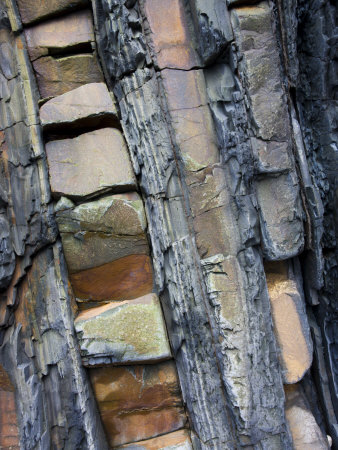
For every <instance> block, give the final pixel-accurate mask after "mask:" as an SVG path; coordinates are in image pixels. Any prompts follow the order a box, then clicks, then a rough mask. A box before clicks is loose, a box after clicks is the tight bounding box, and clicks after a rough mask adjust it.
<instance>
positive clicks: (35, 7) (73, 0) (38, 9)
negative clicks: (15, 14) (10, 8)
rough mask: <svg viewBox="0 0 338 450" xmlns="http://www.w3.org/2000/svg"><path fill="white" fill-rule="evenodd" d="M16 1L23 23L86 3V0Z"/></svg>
mask: <svg viewBox="0 0 338 450" xmlns="http://www.w3.org/2000/svg"><path fill="white" fill-rule="evenodd" d="M17 3H18V7H19V11H20V15H21V19H22V22H23V23H30V22H35V21H38V20H41V19H43V18H46V17H49V16H51V15H55V14H60V13H62V12H68V10H69V9H72V8H76V7H77V8H78V7H80V6H83V5H86V4H88V2H87V0H44V1H43V2H38V3H36V2H35V0H18V2H17Z"/></svg>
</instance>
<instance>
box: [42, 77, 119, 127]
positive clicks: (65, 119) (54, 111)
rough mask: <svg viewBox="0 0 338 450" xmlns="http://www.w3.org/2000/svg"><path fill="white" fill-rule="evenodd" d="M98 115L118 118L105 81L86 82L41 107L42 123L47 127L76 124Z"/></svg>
mask: <svg viewBox="0 0 338 450" xmlns="http://www.w3.org/2000/svg"><path fill="white" fill-rule="evenodd" d="M98 117H112V118H114V119H117V111H116V108H115V105H114V103H113V100H112V95H111V94H110V93H109V91H108V89H107V86H106V84H105V83H88V84H85V85H83V86H80V87H78V88H77V89H74V90H72V91H69V92H66V93H65V94H62V95H59V96H57V97H55V98H52V99H51V100H49V101H48V102H46V103H45V104H43V105H42V107H41V108H40V120H41V124H42V125H43V126H44V127H47V128H51V127H52V126H53V128H56V127H57V126H63V125H65V124H71V125H73V126H74V125H75V124H76V123H79V122H80V121H82V122H83V121H84V119H94V118H98Z"/></svg>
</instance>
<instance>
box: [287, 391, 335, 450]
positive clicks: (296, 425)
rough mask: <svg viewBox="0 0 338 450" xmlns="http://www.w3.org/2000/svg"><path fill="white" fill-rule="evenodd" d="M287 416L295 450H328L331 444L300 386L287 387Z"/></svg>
mask: <svg viewBox="0 0 338 450" xmlns="http://www.w3.org/2000/svg"><path fill="white" fill-rule="evenodd" d="M285 397H286V404H285V415H286V420H287V422H288V424H289V428H290V431H291V436H292V441H293V448H294V450H326V449H329V448H330V447H329V444H328V441H327V439H326V436H324V435H323V433H322V431H321V429H320V428H319V426H318V424H317V422H316V420H315V418H314V416H313V414H312V412H311V410H310V406H309V404H308V401H307V399H306V396H305V394H304V391H303V389H302V387H301V385H299V384H295V385H288V386H285Z"/></svg>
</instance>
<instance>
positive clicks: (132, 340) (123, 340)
mask: <svg viewBox="0 0 338 450" xmlns="http://www.w3.org/2000/svg"><path fill="white" fill-rule="evenodd" d="M75 329H76V332H77V334H78V340H79V344H80V349H81V354H82V356H83V359H82V360H83V362H84V364H85V365H88V366H92V365H99V364H102V362H106V363H114V364H126V363H129V364H130V363H139V362H142V361H156V360H163V359H168V358H170V356H171V353H170V348H169V343H168V339H167V334H166V330H165V328H164V323H163V319H162V311H161V306H160V304H159V301H158V297H157V296H156V295H155V294H148V295H145V296H143V297H139V298H137V299H135V300H126V301H124V302H112V303H110V304H108V305H105V306H100V307H98V308H92V309H90V310H88V311H84V312H82V313H80V314H79V315H78V316H77V318H76V320H75Z"/></svg>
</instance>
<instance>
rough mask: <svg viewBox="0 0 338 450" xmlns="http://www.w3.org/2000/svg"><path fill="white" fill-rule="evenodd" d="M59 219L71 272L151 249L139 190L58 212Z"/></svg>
mask: <svg viewBox="0 0 338 450" xmlns="http://www.w3.org/2000/svg"><path fill="white" fill-rule="evenodd" d="M56 221H57V223H58V225H59V230H60V233H61V238H62V244H63V250H64V253H65V257H66V261H67V265H68V269H69V271H70V273H74V272H80V271H83V270H87V269H91V268H93V267H98V266H102V265H103V264H106V263H110V262H112V261H115V260H118V259H120V258H124V257H125V256H129V255H136V254H141V255H142V254H148V252H149V247H148V242H147V239H146V236H145V229H146V219H145V215H144V210H143V203H142V200H141V199H140V197H139V196H138V194H136V193H131V194H117V195H111V196H109V197H104V198H101V199H99V200H96V201H92V202H88V203H83V204H81V205H79V206H76V207H74V208H72V209H66V210H63V211H59V212H58V213H57V214H56ZM98 270H99V269H98ZM79 277H81V276H79Z"/></svg>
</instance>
